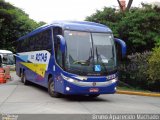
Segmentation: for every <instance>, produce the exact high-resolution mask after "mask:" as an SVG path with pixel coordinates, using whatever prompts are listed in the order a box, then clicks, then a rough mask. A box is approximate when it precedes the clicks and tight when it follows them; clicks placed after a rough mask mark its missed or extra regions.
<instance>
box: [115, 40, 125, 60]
mask: <svg viewBox="0 0 160 120" xmlns="http://www.w3.org/2000/svg"><path fill="white" fill-rule="evenodd" d="M114 40H115V42H116V43H118V44H119V45H120V46H121V55H122V58H124V57H125V56H126V49H127V46H126V43H125V42H124V41H123V40H121V39H118V38H114Z"/></svg>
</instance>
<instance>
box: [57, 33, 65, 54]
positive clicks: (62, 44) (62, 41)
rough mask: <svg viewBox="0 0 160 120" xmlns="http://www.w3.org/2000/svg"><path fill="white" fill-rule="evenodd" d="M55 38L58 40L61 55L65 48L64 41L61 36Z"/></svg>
mask: <svg viewBox="0 0 160 120" xmlns="http://www.w3.org/2000/svg"><path fill="white" fill-rule="evenodd" d="M56 37H57V38H58V39H59V40H60V50H61V52H62V53H64V52H65V47H66V41H65V39H64V37H63V36H62V35H57V36H56Z"/></svg>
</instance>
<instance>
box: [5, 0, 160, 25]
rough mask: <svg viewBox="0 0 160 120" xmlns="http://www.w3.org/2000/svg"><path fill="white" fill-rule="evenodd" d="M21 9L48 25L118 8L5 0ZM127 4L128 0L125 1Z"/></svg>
mask: <svg viewBox="0 0 160 120" xmlns="http://www.w3.org/2000/svg"><path fill="white" fill-rule="evenodd" d="M5 1H6V2H10V3H11V4H12V5H14V6H16V7H19V8H21V9H22V10H23V11H25V12H26V13H27V14H28V15H29V17H30V18H31V19H34V20H35V21H37V22H40V21H44V22H46V23H50V22H52V21H54V20H77V21H82V20H85V18H86V17H87V16H90V15H91V14H93V13H95V12H96V10H102V9H103V8H104V7H118V3H117V0H5ZM153 1H159V0H133V3H132V6H140V5H141V4H140V3H141V2H144V3H149V2H153ZM126 2H127V3H128V0H126Z"/></svg>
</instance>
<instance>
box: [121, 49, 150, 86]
mask: <svg viewBox="0 0 160 120" xmlns="http://www.w3.org/2000/svg"><path fill="white" fill-rule="evenodd" d="M150 55H151V52H147V51H146V52H143V53H135V54H132V55H128V56H127V59H126V61H124V63H122V64H121V65H120V67H119V71H120V80H121V81H122V82H125V83H127V84H129V85H131V86H133V87H135V88H141V89H148V85H149V81H148V74H147V69H148V59H149V56H150Z"/></svg>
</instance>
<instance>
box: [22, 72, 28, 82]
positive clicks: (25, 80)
mask: <svg viewBox="0 0 160 120" xmlns="http://www.w3.org/2000/svg"><path fill="white" fill-rule="evenodd" d="M21 81H22V82H23V83H24V85H29V81H28V80H27V79H26V75H25V73H23V74H22V75H21Z"/></svg>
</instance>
